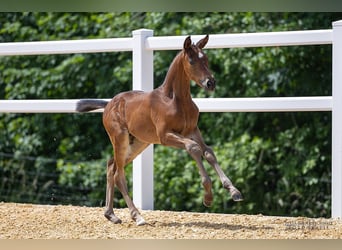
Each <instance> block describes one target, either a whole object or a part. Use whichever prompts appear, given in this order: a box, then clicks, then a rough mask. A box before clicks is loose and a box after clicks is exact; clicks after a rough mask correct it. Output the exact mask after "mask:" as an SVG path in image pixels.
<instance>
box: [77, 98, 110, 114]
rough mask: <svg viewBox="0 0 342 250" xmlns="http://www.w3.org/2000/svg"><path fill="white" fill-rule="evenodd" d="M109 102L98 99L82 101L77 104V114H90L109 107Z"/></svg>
mask: <svg viewBox="0 0 342 250" xmlns="http://www.w3.org/2000/svg"><path fill="white" fill-rule="evenodd" d="M107 104H108V102H107V101H104V100H97V99H82V100H80V101H78V102H77V103H76V111H77V112H81V113H83V112H89V111H92V110H96V109H102V108H105V107H106V106H107Z"/></svg>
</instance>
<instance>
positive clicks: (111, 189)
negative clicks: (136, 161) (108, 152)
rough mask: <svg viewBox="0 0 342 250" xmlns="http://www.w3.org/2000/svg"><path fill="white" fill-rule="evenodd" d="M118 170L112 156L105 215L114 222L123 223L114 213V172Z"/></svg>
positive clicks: (108, 168) (108, 174) (109, 163)
mask: <svg viewBox="0 0 342 250" xmlns="http://www.w3.org/2000/svg"><path fill="white" fill-rule="evenodd" d="M115 172H116V166H115V161H114V158H111V159H110V160H109V161H108V162H107V188H106V211H105V214H104V216H105V217H106V218H107V219H108V220H109V221H111V222H113V223H114V224H118V223H121V220H120V219H119V218H118V217H117V216H116V215H115V214H114V211H113V201H114V188H115V182H114V174H115Z"/></svg>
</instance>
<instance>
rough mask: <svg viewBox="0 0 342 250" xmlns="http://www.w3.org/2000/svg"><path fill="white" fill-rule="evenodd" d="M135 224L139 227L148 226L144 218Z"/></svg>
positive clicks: (137, 220)
mask: <svg viewBox="0 0 342 250" xmlns="http://www.w3.org/2000/svg"><path fill="white" fill-rule="evenodd" d="M135 223H137V226H143V225H145V224H146V221H145V220H144V218H143V217H140V218H138V219H136V221H135Z"/></svg>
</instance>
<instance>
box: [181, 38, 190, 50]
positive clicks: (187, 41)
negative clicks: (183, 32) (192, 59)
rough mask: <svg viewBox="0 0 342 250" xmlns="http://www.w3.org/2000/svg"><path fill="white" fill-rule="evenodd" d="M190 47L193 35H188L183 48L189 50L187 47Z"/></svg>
mask: <svg viewBox="0 0 342 250" xmlns="http://www.w3.org/2000/svg"><path fill="white" fill-rule="evenodd" d="M190 47H191V37H190V36H188V37H187V38H185V41H184V45H183V48H184V49H185V50H187V49H189V48H190Z"/></svg>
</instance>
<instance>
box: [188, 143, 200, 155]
mask: <svg viewBox="0 0 342 250" xmlns="http://www.w3.org/2000/svg"><path fill="white" fill-rule="evenodd" d="M185 148H186V151H188V153H189V154H190V155H191V156H197V157H198V156H201V155H202V149H201V147H200V145H198V144H197V143H196V142H193V143H191V144H188V145H186V147H185Z"/></svg>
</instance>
